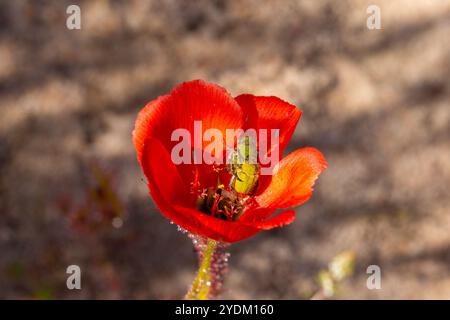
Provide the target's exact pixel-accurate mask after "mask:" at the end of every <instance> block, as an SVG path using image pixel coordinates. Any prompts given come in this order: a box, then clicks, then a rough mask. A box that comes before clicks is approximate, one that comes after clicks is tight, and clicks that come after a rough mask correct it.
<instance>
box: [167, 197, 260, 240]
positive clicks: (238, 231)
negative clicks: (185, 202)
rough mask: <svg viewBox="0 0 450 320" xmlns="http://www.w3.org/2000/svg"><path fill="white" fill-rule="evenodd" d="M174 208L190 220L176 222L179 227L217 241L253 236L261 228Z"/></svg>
mask: <svg viewBox="0 0 450 320" xmlns="http://www.w3.org/2000/svg"><path fill="white" fill-rule="evenodd" d="M174 209H175V210H176V212H177V214H178V216H182V217H185V218H186V219H189V220H190V221H189V223H187V224H183V223H182V222H180V223H178V222H177V223H178V224H179V225H180V226H181V227H183V228H185V229H186V230H189V231H190V232H193V233H196V234H200V235H203V236H205V237H208V238H211V239H214V240H218V241H223V242H237V241H241V240H244V239H247V238H249V237H251V236H254V235H255V234H257V233H259V232H260V231H261V230H262V229H263V228H259V227H257V226H253V225H252V224H244V223H241V222H239V221H227V220H221V219H218V218H214V217H212V216H209V215H207V214H204V213H202V212H200V211H197V210H195V209H191V208H186V207H182V206H175V208H174Z"/></svg>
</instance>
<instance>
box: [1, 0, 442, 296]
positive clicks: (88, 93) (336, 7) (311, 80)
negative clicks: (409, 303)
mask: <svg viewBox="0 0 450 320" xmlns="http://www.w3.org/2000/svg"><path fill="white" fill-rule="evenodd" d="M73 3H78V4H79V5H80V7H81V14H82V29H81V30H72V31H69V30H68V29H67V28H66V27H65V19H66V17H67V15H66V13H65V11H66V7H67V6H68V5H69V4H73ZM369 4H376V5H378V6H379V7H380V8H381V14H382V29H381V30H368V29H367V28H366V18H367V16H368V15H367V14H366V8H367V6H368V5H369ZM449 34H450V1H449V0H415V1H410V0H373V1H372V0H371V1H364V0H353V1H350V0H343V1H332V0H330V1H327V0H323V1H301V0H299V1H261V0H246V1H218V0H216V1H206V0H201V1H195V2H194V1H192V2H191V1H189V2H188V1H175V0H168V1H156V0H155V1H144V0H142V1H140V0H135V1H119V0H117V1H100V0H98V1H72V0H71V1H56V0H55V1H31V0H30V1H26V0H17V1H12V0H11V1H2V2H0V110H1V117H0V214H1V217H0V252H1V254H0V298H40V299H44V298H64V299H67V298H75V299H79V298H138V299H143V298H180V297H182V296H183V295H184V293H185V292H186V289H187V287H188V285H189V283H190V281H191V280H192V278H193V275H194V271H195V266H196V258H195V254H194V252H193V251H192V244H191V243H190V241H189V240H188V239H187V238H186V236H185V235H183V234H181V233H180V232H177V230H176V227H175V226H173V225H171V224H169V222H168V221H167V220H166V219H165V218H163V217H162V216H161V215H160V214H159V213H158V210H157V209H156V208H155V207H154V205H153V202H152V200H151V199H150V198H149V196H148V193H147V187H146V185H145V182H144V177H143V174H142V173H141V171H140V168H139V166H138V164H137V161H136V158H135V153H134V149H133V146H132V143H131V131H132V128H133V124H134V120H135V117H136V114H137V112H138V111H139V109H140V108H141V107H142V106H143V105H144V104H145V103H146V102H148V101H150V100H152V99H154V98H155V97H157V96H158V95H161V94H164V93H167V92H168V91H169V90H170V89H171V88H172V87H173V86H174V85H175V84H177V83H179V82H183V81H187V80H191V79H197V78H201V79H205V80H208V81H212V82H216V83H218V84H221V85H222V86H224V87H226V88H227V89H228V90H229V91H230V92H231V93H232V94H233V95H237V94H239V93H244V92H247V93H253V94H258V95H277V96H279V97H281V98H283V99H285V100H287V101H289V102H291V103H294V104H296V105H298V106H299V107H301V108H302V110H303V116H302V119H301V121H300V124H299V126H298V127H297V130H296V132H295V135H294V137H293V139H292V141H291V144H290V146H289V150H290V151H292V150H294V149H296V148H299V147H302V146H315V147H317V148H319V149H321V150H322V151H323V152H324V154H325V155H326V157H327V159H328V161H329V168H328V170H327V171H326V172H325V173H324V174H323V176H322V177H321V179H319V182H318V184H317V186H316V192H315V194H314V196H313V198H312V199H311V200H310V201H309V202H308V203H307V204H305V205H303V206H301V207H299V208H297V212H298V215H297V220H296V222H295V223H294V224H293V225H291V226H288V227H286V228H283V229H279V230H273V231H270V232H265V233H263V234H260V235H258V236H256V237H254V238H252V239H249V240H246V241H243V242H241V243H238V244H235V245H233V246H231V248H230V251H231V259H230V270H229V274H228V278H227V280H226V283H225V286H224V290H223V293H222V295H221V297H223V298H232V299H237V298H239V299H247V298H256V299H266V298H273V299H278V298H283V299H303V298H308V297H309V296H310V295H311V294H312V293H314V292H315V291H316V290H317V288H318V285H317V282H316V280H315V278H316V275H317V273H318V272H319V271H320V270H321V269H323V268H326V266H327V264H328V263H329V261H330V260H331V259H332V258H333V257H334V256H335V255H336V254H338V253H340V252H342V251H344V250H352V251H354V252H355V254H356V266H355V272H354V275H353V276H352V277H350V278H348V279H347V280H346V281H345V282H344V283H342V285H341V287H340V290H339V291H338V293H337V295H336V296H335V298H338V299H355V298H363V299H366V298H367V299H374V298H375V299H378V298H385V299H399V298H406V299H412V298H415V299H422V298H438V299H448V298H450V232H449V230H450V197H449V191H448V187H449V185H450V139H449V138H450V105H449V102H450V99H449V98H450V82H449V76H450V42H449V41H448V39H449ZM93 162H94V163H97V164H98V166H99V167H100V168H101V169H100V171H101V172H102V173H101V175H103V174H104V175H106V176H107V177H108V179H110V182H108V183H106V187H103V188H107V189H108V188H109V187H111V188H112V192H113V193H117V199H119V200H120V204H119V205H118V206H119V208H110V207H109V206H110V205H109V204H108V201H106V203H105V201H102V200H98V199H97V200H92V196H91V195H92V190H93V189H94V190H97V189H98V188H99V187H98V184H99V180H101V178H95V175H93V173H92V167H93V165H92V163H93ZM93 176H94V178H93ZM101 181H102V180H101ZM95 188H97V189H95ZM100 189H101V188H100ZM108 190H109V189H108ZM94 198H95V197H94ZM111 198H112V199H115V200H117V199H116V196H111V197H110V198H108V199H111ZM120 207H123V208H124V209H123V210H122V209H121V208H120ZM80 212H88V213H89V214H91V215H92V216H96V217H97V218H95V219H94V218H92V219H93V220H94V221H92V219H91V218H88V221H87V222H86V221H84V220H83V221H84V222H83V221H82V222H80V223H78V225H77V224H76V223H74V218H73V216H74V215H75V216H76V217H79V216H80V215H81V213H80ZM111 212H112V213H111ZM77 215H78V216H77ZM71 217H72V218H71ZM112 225H114V226H112ZM71 264H77V265H79V266H80V267H81V268H82V275H83V277H82V290H80V291H70V290H67V289H66V276H67V275H66V273H65V271H66V267H67V266H68V265H71ZM370 264H377V265H379V266H380V267H381V270H382V289H381V290H368V289H367V288H366V279H367V274H366V268H367V266H368V265H370Z"/></svg>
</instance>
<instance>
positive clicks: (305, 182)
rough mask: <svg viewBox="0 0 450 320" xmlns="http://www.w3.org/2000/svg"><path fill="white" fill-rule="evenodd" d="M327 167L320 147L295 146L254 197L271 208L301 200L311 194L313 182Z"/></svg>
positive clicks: (297, 203) (264, 205) (260, 203)
mask: <svg viewBox="0 0 450 320" xmlns="http://www.w3.org/2000/svg"><path fill="white" fill-rule="evenodd" d="M326 167H327V163H326V160H325V158H324V156H323V155H322V153H321V152H320V151H319V150H317V149H315V148H303V149H299V150H296V151H294V152H292V153H291V154H289V155H288V156H287V157H285V158H283V159H282V160H281V161H280V162H279V163H278V164H277V166H276V167H275V169H274V174H273V176H272V179H271V181H270V183H269V185H268V187H267V188H266V189H265V190H264V191H263V192H262V193H261V194H259V195H258V196H256V198H255V200H256V202H257V203H258V204H259V206H260V207H270V208H287V207H292V206H296V205H299V204H302V203H304V202H305V201H307V200H308V199H309V198H310V197H311V194H312V191H313V186H314V182H315V181H316V179H317V178H318V176H319V174H320V173H321V172H322V171H323V170H325V168H326Z"/></svg>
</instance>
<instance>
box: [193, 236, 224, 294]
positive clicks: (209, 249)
mask: <svg viewBox="0 0 450 320" xmlns="http://www.w3.org/2000/svg"><path fill="white" fill-rule="evenodd" d="M216 248H217V242H216V241H214V240H211V239H208V241H207V244H206V248H205V250H204V251H203V259H202V262H201V264H200V268H199V270H198V272H197V276H196V277H195V279H194V282H193V283H192V286H191V289H190V290H189V292H188V293H187V295H186V299H188V300H206V299H208V298H209V295H210V291H211V287H212V286H211V284H212V277H211V262H212V260H213V256H214V253H215V250H216Z"/></svg>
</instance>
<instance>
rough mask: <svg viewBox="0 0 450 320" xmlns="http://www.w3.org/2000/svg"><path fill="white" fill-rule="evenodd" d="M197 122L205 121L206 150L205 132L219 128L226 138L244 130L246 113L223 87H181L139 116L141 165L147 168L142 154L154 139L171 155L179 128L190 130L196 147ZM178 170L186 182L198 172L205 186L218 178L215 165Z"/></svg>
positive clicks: (137, 141) (197, 84) (203, 84)
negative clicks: (235, 131)
mask: <svg viewBox="0 0 450 320" xmlns="http://www.w3.org/2000/svg"><path fill="white" fill-rule="evenodd" d="M194 121H202V132H201V137H199V139H198V140H199V141H201V142H202V145H201V146H200V147H201V148H204V147H205V146H206V145H208V144H209V142H206V141H205V142H203V139H202V137H203V133H204V132H205V130H207V129H218V130H219V131H221V132H222V135H223V138H224V139H225V137H226V129H238V128H241V127H242V125H243V113H242V110H241V107H240V106H239V104H238V103H237V102H236V101H235V100H234V99H233V98H232V97H231V96H230V95H229V94H228V93H227V92H226V91H225V89H223V88H222V87H219V86H217V85H215V84H210V83H207V82H204V81H201V80H195V81H191V82H186V83H183V84H180V85H178V86H177V87H175V88H174V89H173V90H172V92H171V93H170V95H168V96H163V97H160V98H158V99H156V100H154V101H152V102H150V103H149V104H147V105H146V106H145V107H144V109H142V111H141V112H140V113H139V115H138V118H137V120H136V125H135V130H134V132H133V142H134V145H135V148H136V152H137V156H138V160H139V162H140V163H141V165H143V161H142V153H143V150H144V148H145V144H146V143H147V140H148V139H150V138H153V139H157V140H159V141H160V142H161V143H162V145H163V146H164V147H165V149H166V150H167V151H169V153H170V152H171V150H172V148H173V147H174V146H175V145H176V144H177V143H178V142H177V141H171V135H172V133H173V131H174V130H175V129H187V130H188V131H189V132H190V133H191V147H192V150H193V149H194V147H195V145H194ZM224 147H225V143H224ZM155 156H156V154H155ZM192 160H193V159H192ZM224 161H225V159H224ZM178 167H179V168H178V170H179V172H180V175H181V177H182V179H183V180H189V181H193V179H194V175H195V173H198V175H199V180H200V182H202V183H203V184H204V185H208V184H210V183H211V181H213V179H216V176H215V175H213V172H212V168H211V166H207V165H199V166H194V165H179V166H178ZM215 182H216V181H215Z"/></svg>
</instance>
